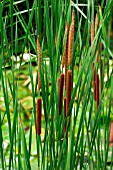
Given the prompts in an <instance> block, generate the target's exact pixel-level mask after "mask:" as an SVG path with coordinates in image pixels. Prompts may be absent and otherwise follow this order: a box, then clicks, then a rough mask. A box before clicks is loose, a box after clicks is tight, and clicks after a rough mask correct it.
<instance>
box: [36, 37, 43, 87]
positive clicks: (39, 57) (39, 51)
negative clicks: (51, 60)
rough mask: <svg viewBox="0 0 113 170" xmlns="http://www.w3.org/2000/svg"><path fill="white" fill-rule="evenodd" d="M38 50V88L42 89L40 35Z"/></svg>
mask: <svg viewBox="0 0 113 170" xmlns="http://www.w3.org/2000/svg"><path fill="white" fill-rule="evenodd" d="M37 52H38V90H40V88H41V80H40V70H41V62H42V53H41V47H40V37H39V36H38V38H37Z"/></svg>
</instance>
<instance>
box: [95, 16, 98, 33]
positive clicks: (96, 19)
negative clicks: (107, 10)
mask: <svg viewBox="0 0 113 170" xmlns="http://www.w3.org/2000/svg"><path fill="white" fill-rule="evenodd" d="M97 29H98V14H97V13H96V16H95V34H96V32H97Z"/></svg>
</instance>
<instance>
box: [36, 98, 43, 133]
mask: <svg viewBox="0 0 113 170" xmlns="http://www.w3.org/2000/svg"><path fill="white" fill-rule="evenodd" d="M36 106H37V116H36V132H37V134H38V135H40V134H41V115H42V99H41V98H38V99H37V104H36Z"/></svg>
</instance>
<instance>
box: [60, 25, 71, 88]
mask: <svg viewBox="0 0 113 170" xmlns="http://www.w3.org/2000/svg"><path fill="white" fill-rule="evenodd" d="M68 34H69V33H68V22H66V26H65V37H64V38H65V39H64V40H65V41H64V53H63V57H62V67H63V65H64V66H65V89H66V80H67V70H68Z"/></svg>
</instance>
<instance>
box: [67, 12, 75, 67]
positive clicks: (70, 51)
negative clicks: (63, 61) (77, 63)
mask: <svg viewBox="0 0 113 170" xmlns="http://www.w3.org/2000/svg"><path fill="white" fill-rule="evenodd" d="M68 43H69V44H68V64H69V65H70V66H71V65H72V55H73V45H74V11H73V12H72V22H71V26H70V30H69V42H68Z"/></svg>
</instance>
